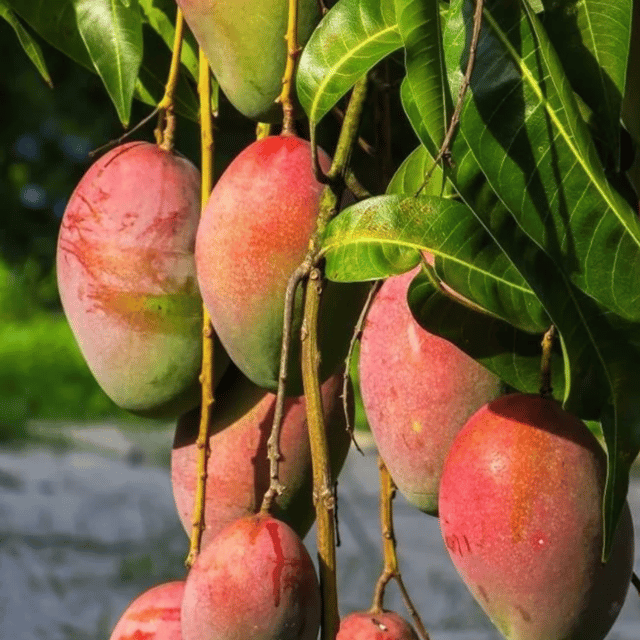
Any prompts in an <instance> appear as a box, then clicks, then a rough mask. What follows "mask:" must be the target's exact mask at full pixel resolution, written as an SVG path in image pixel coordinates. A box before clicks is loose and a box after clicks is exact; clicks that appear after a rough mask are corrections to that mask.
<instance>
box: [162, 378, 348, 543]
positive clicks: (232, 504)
mask: <svg viewBox="0 0 640 640" xmlns="http://www.w3.org/2000/svg"><path fill="white" fill-rule="evenodd" d="M231 374H232V372H231V371H230V372H229V374H228V375H227V377H226V378H225V379H224V380H223V382H222V383H221V385H220V387H219V389H218V391H217V392H216V403H215V405H214V406H213V413H212V417H211V422H210V434H211V435H210V437H209V451H210V454H209V462H208V467H207V481H206V489H205V525H206V528H205V530H204V532H203V534H202V544H203V545H207V544H208V543H209V542H210V541H211V540H212V538H214V537H215V536H216V535H217V534H218V533H219V531H220V530H221V529H222V528H223V527H225V526H227V525H228V524H229V523H231V522H232V521H233V520H236V519H238V518H240V517H243V516H248V515H252V514H254V513H257V511H258V510H259V509H260V506H261V505H262V498H263V496H264V493H265V491H266V490H267V488H268V487H269V461H268V459H267V440H268V439H269V436H270V434H271V425H272V423H273V414H274V410H275V395H274V394H272V393H268V392H266V391H264V390H263V389H260V388H259V387H256V386H255V385H254V384H253V383H251V382H250V381H249V380H247V379H246V378H245V377H244V376H242V375H240V374H239V375H238V376H237V377H236V378H235V379H233V380H232V381H231V382H229V381H228V380H229V377H230V375H231ZM341 392H342V376H340V375H335V376H333V377H331V378H330V379H329V380H327V382H325V383H324V385H323V386H322V403H323V406H324V410H325V426H326V431H327V438H328V441H329V453H330V459H331V466H332V471H333V477H334V478H337V477H338V474H339V472H340V469H341V468H342V465H343V464H344V461H345V458H346V456H347V452H348V450H349V444H350V438H349V434H348V433H347V431H346V428H345V418H344V411H343V408H342V400H341V398H340V394H341ZM305 411H306V403H305V399H304V396H301V397H298V398H287V399H286V400H285V408H284V419H283V423H282V431H281V434H280V452H281V454H282V459H281V460H280V481H281V483H282V484H283V485H284V487H285V488H284V492H283V493H282V494H281V495H280V496H278V497H277V498H276V500H275V501H274V504H273V508H272V512H273V515H275V516H276V517H277V518H279V519H280V520H283V521H284V522H286V523H287V524H288V525H289V526H291V527H292V528H293V529H294V530H295V531H296V533H297V534H298V535H299V536H300V537H301V538H302V537H304V536H305V535H306V534H307V532H308V531H309V529H310V527H311V525H312V524H313V521H314V520H315V509H314V507H313V503H312V468H311V451H310V445H309V435H308V431H307V420H306V414H305ZM199 423H200V412H199V409H194V410H192V411H190V412H189V413H187V414H186V415H184V416H183V417H182V418H180V420H179V421H178V426H177V429H176V434H175V440H174V445H173V451H172V454H171V479H172V486H173V495H174V499H175V502H176V507H177V510H178V514H179V516H180V521H181V522H182V525H183V526H184V528H185V531H186V532H187V533H188V534H190V533H191V521H192V513H193V503H194V496H195V488H196V480H197V466H196V463H197V453H198V450H197V446H196V443H195V442H196V438H197V434H198V426H199Z"/></svg>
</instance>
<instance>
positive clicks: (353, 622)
mask: <svg viewBox="0 0 640 640" xmlns="http://www.w3.org/2000/svg"><path fill="white" fill-rule="evenodd" d="M336 640H418V636H417V634H416V632H415V631H414V630H413V627H412V626H411V625H410V624H409V623H408V622H407V621H406V620H405V619H404V618H403V617H402V616H400V615H398V614H397V613H396V612H395V611H386V610H383V611H380V612H379V613H374V612H371V611H355V612H353V613H350V614H349V615H348V616H345V617H344V618H342V619H341V620H340V628H339V629H338V634H337V635H336Z"/></svg>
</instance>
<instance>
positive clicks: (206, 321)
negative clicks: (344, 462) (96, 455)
mask: <svg viewBox="0 0 640 640" xmlns="http://www.w3.org/2000/svg"><path fill="white" fill-rule="evenodd" d="M176 30H177V29H176ZM199 63H200V75H199V78H198V94H199V96H200V142H201V162H202V183H201V185H202V192H201V198H202V208H204V206H205V204H206V202H207V200H208V198H209V194H210V193H211V189H212V187H213V154H214V139H213V121H212V118H211V72H210V71H209V62H208V61H207V57H206V56H205V54H204V52H203V51H202V49H200V60H199ZM213 371H214V361H213V327H212V325H211V318H210V317H209V312H208V311H207V308H206V307H205V306H204V305H202V370H201V373H200V384H201V387H202V404H201V409H200V428H199V430H198V439H197V441H196V446H197V449H198V467H197V468H198V472H197V473H198V482H197V485H196V493H195V498H194V507H193V521H192V529H191V536H190V545H189V554H188V556H187V559H186V561H185V564H186V565H187V567H191V566H192V565H193V563H194V561H195V559H196V557H197V555H198V553H199V552H200V543H201V541H202V531H203V529H204V505H205V486H206V481H207V459H208V457H209V455H208V454H209V452H208V451H207V447H208V443H209V433H208V432H209V421H210V418H211V408H212V406H213V402H214V398H213Z"/></svg>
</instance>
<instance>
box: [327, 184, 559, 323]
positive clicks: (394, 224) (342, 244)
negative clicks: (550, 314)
mask: <svg viewBox="0 0 640 640" xmlns="http://www.w3.org/2000/svg"><path fill="white" fill-rule="evenodd" d="M322 250H323V253H325V255H326V258H327V262H326V269H325V272H326V275H327V277H328V278H329V279H331V280H337V281H347V282H351V281H362V280H373V279H376V278H384V277H387V276H389V275H394V274H398V273H403V272H405V271H408V270H409V269H411V268H412V267H414V266H415V265H416V264H418V261H419V252H429V253H431V254H433V255H435V256H439V257H446V258H447V260H448V261H450V262H455V263H456V264H457V265H458V267H459V270H458V273H457V276H458V277H459V278H460V277H462V276H463V275H466V278H467V279H474V286H473V287H472V288H471V289H472V291H473V294H474V295H473V296H469V297H470V298H471V299H472V300H473V301H474V302H476V303H477V304H478V305H480V306H481V307H483V308H484V309H487V310H488V311H490V312H491V313H493V314H495V315H496V316H498V317H500V318H503V319H505V320H507V321H508V322H511V323H512V324H514V325H515V326H518V327H520V328H521V329H523V330H525V331H529V332H531V333H536V332H540V331H544V330H546V328H547V327H548V325H549V320H548V318H547V316H546V314H545V312H544V310H543V309H542V307H541V305H540V303H539V302H538V300H537V298H536V296H535V295H534V294H533V292H532V291H531V289H530V288H529V286H528V285H527V283H526V282H525V281H524V280H523V278H522V277H521V276H520V275H519V274H518V272H517V271H516V270H515V269H514V268H513V266H512V265H511V263H510V262H509V260H508V259H507V258H506V256H505V255H504V253H503V252H502V251H501V250H500V249H499V247H498V246H497V245H496V243H495V242H494V241H493V239H492V238H491V236H490V235H489V234H487V233H486V231H485V229H484V227H483V226H482V225H481V224H480V223H479V222H478V220H477V218H476V217H475V216H474V215H473V213H472V212H471V211H470V210H469V208H468V207H467V206H466V205H464V204H462V203H460V202H457V201H455V200H450V199H445V198H436V197H433V196H421V197H418V198H412V197H404V196H396V195H388V196H377V197H374V198H369V199H368V200H363V201H362V202H358V203H357V204H355V205H352V206H351V207H348V208H346V209H345V210H344V211H342V212H341V213H340V214H339V215H338V216H337V217H336V218H334V219H333V220H332V221H331V222H330V223H329V225H328V227H327V230H326V233H325V235H324V238H323V242H322ZM451 286H453V288H454V289H456V290H458V287H456V284H455V283H452V285H451ZM469 289H470V288H469V287H467V288H466V291H468V290H469Z"/></svg>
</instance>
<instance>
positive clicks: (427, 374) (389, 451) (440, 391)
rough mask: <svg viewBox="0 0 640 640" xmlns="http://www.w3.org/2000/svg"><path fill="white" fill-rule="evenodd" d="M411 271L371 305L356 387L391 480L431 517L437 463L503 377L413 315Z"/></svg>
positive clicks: (498, 389)
mask: <svg viewBox="0 0 640 640" xmlns="http://www.w3.org/2000/svg"><path fill="white" fill-rule="evenodd" d="M416 272H417V269H416V270H413V271H410V272H408V273H405V274H403V275H400V276H394V277H391V278H388V279H387V280H386V281H385V282H384V284H383V285H382V287H381V288H380V290H379V291H378V293H377V294H376V297H375V299H374V301H373V303H372V305H371V308H370V309H369V313H368V314H367V319H366V322H365V326H364V330H363V333H362V342H361V347H360V391H361V393H362V401H363V404H364V409H365V413H366V416H367V420H368V422H369V425H370V427H371V432H372V434H373V436H374V439H375V442H376V445H377V447H378V451H379V452H380V455H381V456H382V458H383V460H384V461H385V464H386V465H387V468H388V470H389V473H390V474H391V477H392V478H393V481H394V483H395V484H396V485H397V487H398V489H399V490H400V491H401V492H402V494H403V495H404V496H405V497H406V498H407V500H408V501H409V502H410V503H411V504H413V505H414V506H416V507H417V508H418V509H420V510H422V511H424V512H426V513H429V514H433V515H436V514H437V511H438V488H439V483H440V475H441V473H442V465H443V463H444V459H445V457H446V455H447V451H448V450H449V447H450V446H451V443H452V442H453V439H454V437H455V435H456V434H457V433H458V431H459V430H460V429H461V428H462V427H463V426H464V424H465V422H466V421H467V419H468V418H469V417H470V416H471V414H473V413H474V412H475V411H476V410H477V409H479V408H480V407H481V406H482V405H483V404H484V403H486V402H487V401H489V400H491V399H493V398H495V397H496V396H498V395H499V394H500V392H501V388H502V385H501V382H500V379H499V378H497V377H496V376H495V375H494V374H492V373H490V372H489V371H488V370H487V369H485V368H484V367H482V366H481V365H480V364H478V363H477V362H475V360H473V359H472V358H470V357H469V356H468V355H467V354H465V353H464V352H462V351H461V350H460V349H458V348H457V347H456V346H455V345H453V344H452V343H450V342H448V341H447V340H445V339H443V338H440V337H439V336H436V335H434V334H432V333H429V332H428V331H426V330H425V329H423V328H422V327H421V326H420V325H419V324H418V323H417V322H416V321H415V320H414V318H413V316H412V314H411V311H410V309H409V305H408V303H407V290H408V288H409V285H410V283H411V280H412V279H413V277H414V276H415V274H416Z"/></svg>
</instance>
